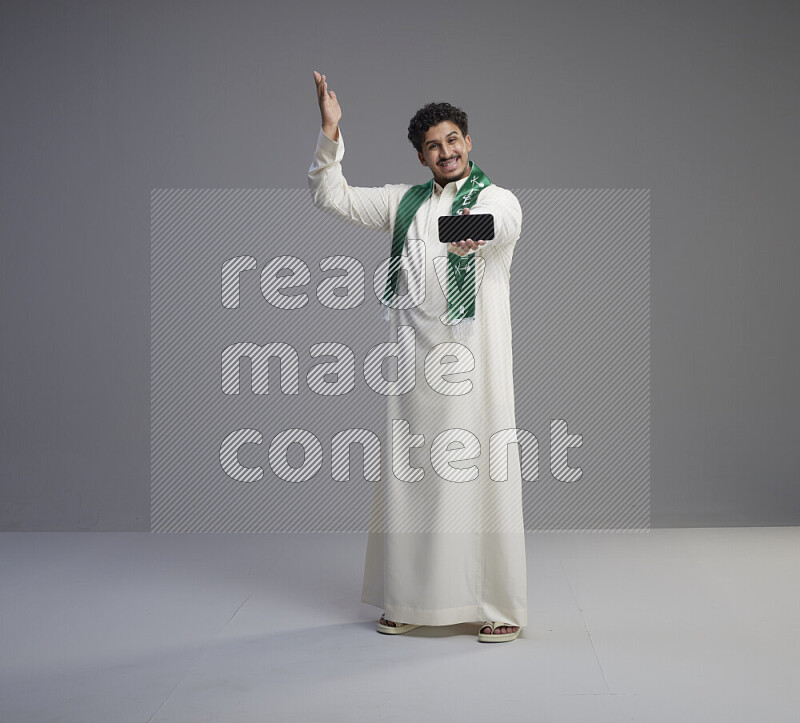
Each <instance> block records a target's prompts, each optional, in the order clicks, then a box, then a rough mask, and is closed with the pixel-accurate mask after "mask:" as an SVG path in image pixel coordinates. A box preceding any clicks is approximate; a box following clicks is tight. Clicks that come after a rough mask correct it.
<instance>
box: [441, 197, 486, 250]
mask: <svg viewBox="0 0 800 723" xmlns="http://www.w3.org/2000/svg"><path fill="white" fill-rule="evenodd" d="M461 214H462V215H463V216H469V209H468V208H462V209H461ZM485 243H486V241H473V240H472V239H471V238H468V239H465V240H463V241H456V242H455V243H451V244H447V249H448V251H451V252H452V253H454V254H458V255H459V256H464V254H468V253H469V252H470V251H474V250H476V249H478V248H480V247H481V246H483V245H484V244H485Z"/></svg>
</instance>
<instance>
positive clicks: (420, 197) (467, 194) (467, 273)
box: [381, 161, 492, 336]
mask: <svg viewBox="0 0 800 723" xmlns="http://www.w3.org/2000/svg"><path fill="white" fill-rule="evenodd" d="M469 166H470V172H469V175H468V176H467V179H466V180H465V181H464V183H462V184H461V188H459V189H458V192H457V193H456V196H455V198H454V199H453V204H452V206H451V208H450V213H451V214H453V215H456V214H458V213H459V211H461V209H463V208H472V206H474V205H475V202H476V201H477V200H478V194H479V193H480V192H481V191H482V190H483V189H484V188H486V187H487V186H489V185H491V183H492V182H491V181H490V180H489V177H488V176H487V175H486V174H485V173H484V172H483V171H482V170H481V169H480V168H478V166H476V165H475V164H474V163H473V162H472V161H470V162H469ZM433 184H434V179H433V178H431V180H430V181H428V182H427V183H423V184H420V185H419V186H412V187H411V188H409V189H408V191H406V193H405V195H404V196H403V198H402V199H401V200H400V206H399V207H398V209H397V216H396V218H395V223H394V232H393V233H392V255H391V258H390V260H389V275H388V277H387V279H386V290H385V292H384V295H383V301H382V302H381V303H382V304H383V305H384V306H389V305H390V304H391V302H392V300H393V299H394V297H395V296H396V295H397V284H398V282H399V279H400V257H401V256H402V254H403V248H404V247H405V243H406V234H407V233H408V229H409V227H410V226H411V221H412V220H413V219H414V215H415V214H416V213H417V211H418V210H419V208H420V206H422V204H423V203H425V201H427V200H428V198H430V196H431V194H432V193H433ZM476 240H477V239H476ZM475 276H476V255H475V254H474V253H472V254H465V255H464V256H459V255H458V254H454V253H453V252H452V251H448V252H447V312H446V314H445V316H444V318H442V321H443V322H444V323H445V324H448V325H450V326H452V328H453V334H454V335H458V336H461V335H462V334H470V333H471V331H472V323H471V322H472V321H474V318H475V289H476V283H475ZM465 322H466V323H465ZM458 327H461V329H460V330H459V331H461V333H457V332H456V329H457V328H458Z"/></svg>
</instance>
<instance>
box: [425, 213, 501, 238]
mask: <svg viewBox="0 0 800 723" xmlns="http://www.w3.org/2000/svg"><path fill="white" fill-rule="evenodd" d="M468 238H471V239H472V240H473V241H490V240H491V239H493V238H494V216H493V215H492V214H491V213H476V214H469V215H466V216H439V241H441V242H442V243H443V244H449V243H455V242H456V241H465V240H466V239H468Z"/></svg>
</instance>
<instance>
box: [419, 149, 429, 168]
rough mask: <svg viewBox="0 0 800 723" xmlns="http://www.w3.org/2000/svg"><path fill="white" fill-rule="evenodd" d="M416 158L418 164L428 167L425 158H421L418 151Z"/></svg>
mask: <svg viewBox="0 0 800 723" xmlns="http://www.w3.org/2000/svg"><path fill="white" fill-rule="evenodd" d="M417 157H418V158H419V162H420V163H421V164H422V165H423V166H427V165H428V163H427V161H426V160H425V156H423V155H422V154H421V153H420V152H419V151H417Z"/></svg>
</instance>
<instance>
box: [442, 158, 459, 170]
mask: <svg viewBox="0 0 800 723" xmlns="http://www.w3.org/2000/svg"><path fill="white" fill-rule="evenodd" d="M459 160H460V157H459V156H456V157H455V158H450V159H448V160H446V161H442V162H441V163H439V168H441V169H442V170H443V171H452V170H453V169H454V168H456V166H458V162H459Z"/></svg>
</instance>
